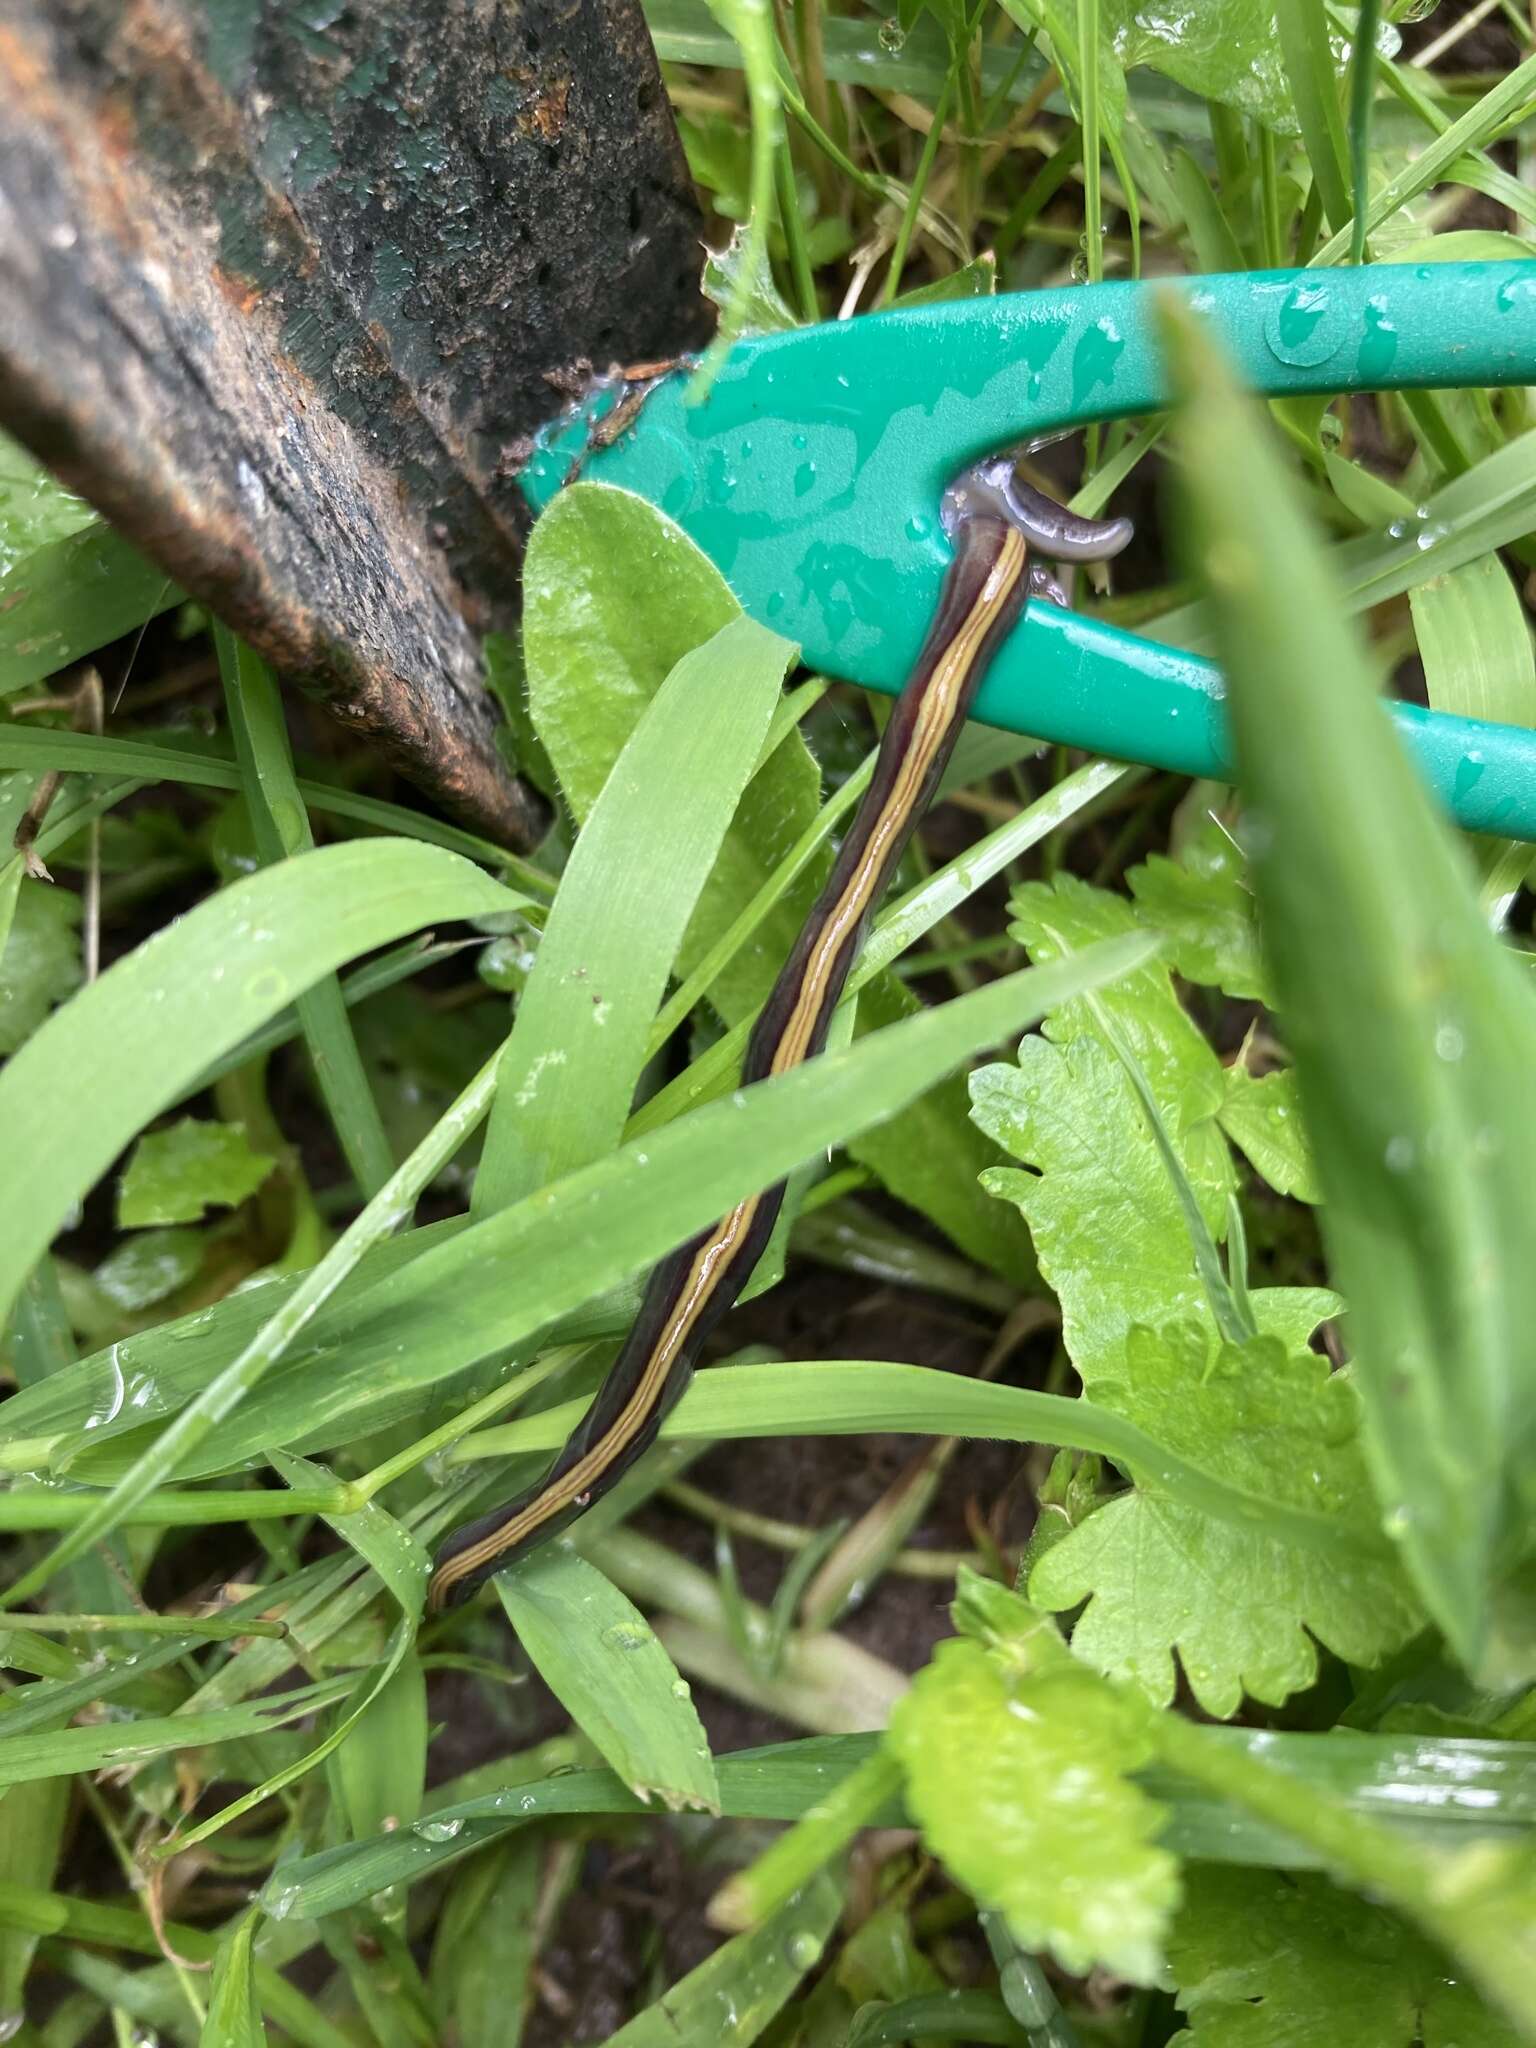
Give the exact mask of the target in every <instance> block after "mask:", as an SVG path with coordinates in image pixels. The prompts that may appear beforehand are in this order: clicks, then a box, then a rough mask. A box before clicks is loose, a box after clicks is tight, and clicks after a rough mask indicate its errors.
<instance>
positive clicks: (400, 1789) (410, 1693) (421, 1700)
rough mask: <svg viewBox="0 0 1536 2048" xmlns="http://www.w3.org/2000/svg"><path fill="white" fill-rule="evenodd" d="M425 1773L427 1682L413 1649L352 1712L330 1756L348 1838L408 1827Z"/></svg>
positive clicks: (418, 1807) (358, 1838) (416, 1809)
mask: <svg viewBox="0 0 1536 2048" xmlns="http://www.w3.org/2000/svg"><path fill="white" fill-rule="evenodd" d="M426 1774H427V1686H426V1679H425V1676H424V1675H423V1672H422V1668H421V1659H420V1657H419V1656H418V1655H417V1653H416V1651H415V1650H414V1649H409V1650H407V1651H406V1652H405V1654H404V1656H403V1657H402V1658H401V1660H400V1662H399V1664H398V1665H397V1667H396V1668H395V1670H394V1672H393V1673H392V1674H391V1676H390V1678H389V1680H388V1682H387V1683H386V1684H385V1685H384V1686H382V1687H381V1688H380V1690H379V1691H378V1692H377V1693H376V1694H375V1695H374V1697H373V1698H372V1699H371V1700H370V1701H369V1702H368V1704H367V1705H366V1706H365V1707H364V1708H363V1710H362V1712H361V1713H360V1714H359V1715H358V1717H357V1720H356V1722H355V1723H354V1725H353V1727H352V1729H351V1731H350V1732H349V1734H348V1736H347V1739H346V1741H345V1742H343V1743H342V1745H341V1747H340V1748H339V1749H338V1750H337V1751H336V1753H335V1755H334V1757H333V1758H332V1759H331V1780H332V1783H333V1784H334V1786H335V1787H336V1790H337V1792H338V1793H339V1795H340V1797H339V1800H338V1804H339V1806H340V1809H341V1814H342V1817H343V1818H344V1820H345V1822H346V1826H347V1831H348V1832H349V1833H350V1835H351V1837H352V1839H353V1841H354V1842H358V1841H363V1840H365V1839H366V1838H367V1837H368V1836H369V1835H376V1834H379V1833H381V1832H382V1831H383V1830H385V1829H387V1828H397V1827H409V1826H410V1825H411V1823H412V1822H413V1821H414V1820H415V1819H416V1817H417V1815H418V1814H419V1813H420V1812H421V1801H422V1794H423V1789H424V1787H425V1785H426Z"/></svg>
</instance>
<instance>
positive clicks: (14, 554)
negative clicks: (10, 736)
mask: <svg viewBox="0 0 1536 2048" xmlns="http://www.w3.org/2000/svg"><path fill="white" fill-rule="evenodd" d="M180 602H181V592H180V591H179V590H177V589H176V587H175V585H174V584H173V583H172V582H171V580H170V578H169V577H168V576H167V575H166V574H165V573H164V571H163V570H161V569H157V568H156V567H155V565H154V563H153V562H147V561H146V560H145V559H144V557H143V556H142V555H141V554H140V553H139V552H138V551H137V549H135V548H132V547H130V546H129V545H128V543H127V541H125V540H123V539H122V538H121V537H120V536H119V535H118V534H116V533H114V532H113V531H112V529H111V527H110V526H108V525H107V523H106V521H105V520H104V519H98V518H97V516H96V514H95V512H94V511H93V510H92V509H91V507H90V506H89V505H87V504H86V503H85V501H84V499H83V498H76V497H73V496H71V494H70V493H69V492H68V491H66V490H65V489H64V488H63V486H62V485H60V484H57V483H55V482H54V480H53V478H52V477H51V476H49V475H48V473H47V472H46V470H44V469H43V468H41V467H40V465H39V464H37V463H36V462H34V461H33V459H32V457H31V456H30V455H29V454H28V453H27V452H26V450H25V449H24V448H20V447H18V446H17V444H16V443H15V442H14V441H12V440H9V439H8V438H6V436H4V435H0V697H8V696H11V695H13V694H14V693H15V692H16V691H18V690H24V689H26V688H28V687H29V686H30V685H31V684H33V683H40V682H42V681H44V680H45V679H46V678H47V677H48V676H51V675H55V674H57V672H58V671H59V670H60V669H62V668H68V666H69V664H70V663H71V662H73V661H78V660H79V659H80V657H81V656H82V655H85V654H91V653H94V652H95V650H96V649H97V648H98V647H105V646H106V645H107V644H108V642H109V641H112V640H117V639H120V638H121V637H122V635H123V634H125V633H130V632H132V630H133V628H134V627H135V626H139V625H142V624H143V623H144V621H145V620H146V619H152V618H153V617H154V616H155V614H156V613H157V612H163V611H164V610H165V609H166V608H167V606H169V605H173V604H180Z"/></svg>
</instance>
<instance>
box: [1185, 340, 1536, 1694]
mask: <svg viewBox="0 0 1536 2048" xmlns="http://www.w3.org/2000/svg"><path fill="white" fill-rule="evenodd" d="M1169 331H1170V343H1171V348H1172V352H1173V356H1174V361H1175V364H1176V368H1177V371H1178V375H1179V378H1180V381H1181V384H1182V386H1183V389H1184V391H1185V392H1186V394H1187V412H1186V417H1185V421H1184V425H1183V445H1184V451H1185V458H1186V465H1187V475H1188V487H1189V488H1188V505H1189V511H1188V531H1189V543H1188V544H1189V549H1190V554H1191V558H1192V560H1193V561H1194V562H1195V563H1196V564H1198V565H1200V566H1201V567H1203V569H1204V571H1205V573H1206V575H1207V577H1208V580H1209V582H1210V584H1211V591H1212V600H1211V601H1212V606H1213V610H1214V613H1215V617H1216V621H1217V631H1218V641H1219V644H1220V649H1221V654H1222V657H1223V660H1224V664H1225V667H1226V671H1227V674H1228V676H1229V678H1230V688H1231V704H1232V718H1233V729H1234V733H1235V736H1236V744H1237V751H1238V762H1239V766H1240V769H1241V772H1242V776H1243V781H1244V787H1245V788H1246V789H1247V791H1248V794H1249V797H1250V800H1251V803H1252V807H1253V830H1252V855H1253V873H1254V880H1255V888H1256V893H1257V895H1258V899H1259V903H1260V906H1261V910H1262V913H1263V920H1264V929H1265V935H1266V943H1267V948H1268V952H1269V956H1270V963H1271V967H1272V970H1273V976H1274V985H1275V989H1276V994H1277V998H1278V1004H1279V1008H1280V1011H1281V1013H1282V1015H1283V1016H1284V1017H1285V1019H1286V1021H1287V1024H1288V1027H1289V1031H1290V1036H1291V1041H1292V1044H1293V1048H1294V1051H1295V1055H1296V1070H1297V1074H1298V1078H1299V1082H1300V1086H1301V1094H1302V1101H1303V1106H1304V1110H1305V1113H1306V1117H1307V1124H1308V1129H1309V1132H1310V1135H1311V1138H1312V1143H1313V1147H1314V1150H1315V1153H1316V1158H1317V1165H1318V1177H1319V1182H1320V1185H1321V1188H1322V1191H1323V1196H1324V1201H1325V1205H1326V1206H1325V1210H1324V1227H1325V1232H1326V1235H1327V1239H1328V1243H1329V1247H1330V1251H1331V1254H1332V1259H1333V1264H1334V1267H1335V1269H1336V1271H1337V1274H1338V1278H1339V1280H1340V1282H1341V1284H1342V1288H1343V1291H1344V1294H1345V1296H1346V1298H1347V1299H1348V1301H1349V1303H1350V1308H1351V1321H1350V1329H1351V1337H1352V1343H1353V1345H1354V1348H1355V1350H1356V1354H1357V1355H1356V1359H1355V1378H1356V1383H1357V1385H1358V1386H1359V1388H1360V1392H1361V1396H1362V1400H1363V1403H1364V1408H1365V1417H1366V1444H1367V1449H1368V1452H1369V1454H1370V1457H1371V1462H1372V1467H1373V1472H1374V1476H1375V1479H1376V1483H1377V1487H1378V1490H1379V1493H1380V1495H1381V1498H1382V1502H1383V1506H1384V1509H1385V1511H1386V1526H1387V1528H1388V1530H1389V1532H1390V1533H1391V1534H1392V1535H1393V1536H1394V1537H1395V1538H1396V1540H1397V1541H1398V1542H1399V1543H1400V1544H1401V1546H1402V1549H1403V1554H1404V1558H1405V1561H1406V1562H1407V1564H1408V1566H1409V1568H1410V1570H1411V1572H1412V1574H1413V1576H1414V1578H1415V1580H1416V1581H1417V1583H1418V1586H1419V1588H1420V1591H1421V1592H1422V1593H1423V1595H1424V1598H1425V1600H1426V1602H1427V1603H1428V1605H1429V1607H1430V1610H1431V1612H1432V1613H1433V1614H1434V1616H1435V1618H1436V1620H1437V1621H1438V1622H1439V1623H1440V1625H1441V1627H1442V1628H1443V1629H1444V1630H1445V1632H1446V1635H1447V1637H1448V1639H1449V1641H1450V1642H1451V1643H1452V1644H1453V1645H1454V1647H1455V1649H1456V1651H1457V1653H1458V1654H1459V1655H1460V1656H1461V1657H1462V1658H1463V1659H1464V1660H1465V1661H1466V1662H1468V1663H1469V1664H1474V1665H1475V1664H1476V1663H1477V1661H1478V1660H1479V1658H1480V1657H1481V1654H1482V1652H1483V1649H1484V1646H1485V1643H1486V1640H1487V1634H1488V1628H1489V1616H1490V1596H1491V1583H1492V1580H1493V1578H1494V1577H1495V1575H1496V1574H1497V1573H1498V1572H1499V1571H1500V1570H1501V1568H1503V1567H1504V1566H1507V1565H1508V1564H1510V1563H1512V1562H1513V1558H1514V1555H1515V1553H1516V1552H1517V1550H1518V1549H1519V1547H1520V1545H1521V1543H1522V1542H1523V1540H1524V1530H1525V1528H1526V1526H1527V1525H1528V1518H1529V1514H1530V1509H1531V1505H1532V1503H1533V1499H1536V1488H1533V1485H1532V1480H1531V1474H1532V1471H1533V1469H1536V1457H1533V1454H1536V1356H1533V1353H1532V1351H1531V1346H1530V1331H1531V1330H1532V1329H1533V1328H1536V1261H1533V1260H1532V1258H1531V1256H1530V1245H1531V1239H1532V1234H1533V1230H1536V1213H1533V1184H1532V1181H1531V1176H1530V1162H1531V1160H1532V1159H1533V1158H1536V1092H1533V1089H1532V1086H1531V1075H1532V1071H1533V1066H1536V1010H1533V1008H1532V996H1531V992H1530V990H1529V988H1528V986H1527V985H1526V983H1525V981H1524V979H1523V978H1522V977H1521V976H1520V975H1519V974H1518V972H1517V970H1516V968H1515V966H1514V963H1513V961H1512V960H1511V959H1510V958H1509V957H1508V956H1507V955H1506V954H1504V953H1503V951H1502V950H1501V948H1500V947H1499V946H1498V944H1497V943H1496V942H1495V940H1494V939H1493V938H1492V937H1491V936H1490V935H1489V933H1488V932H1487V930H1486V928H1485V926H1484V923H1483V920H1482V918H1481V916H1480V915H1479V912H1478V908H1477V904H1476V900H1475V897H1474V895H1473V892H1472V889H1471V886H1470V882H1469V878H1468V874H1467V870H1466V867H1465V864H1464V862H1463V860H1462V858H1461V856H1460V854H1459V852H1458V850H1457V849H1456V848H1455V846H1454V844H1453V842H1452V841H1451V839H1450V837H1449V836H1448V835H1447V833H1446V832H1445V830H1444V828H1443V827H1442V826H1440V824H1439V823H1438V822H1437V820H1436V819H1435V817H1434V814H1433V809H1432V805H1431V802H1430V799H1429V797H1428V795H1427V793H1426V792H1425V790H1424V788H1423V785H1422V784H1421V782H1420V781H1419V779H1418V777H1417V775H1416V774H1415V773H1414V771H1413V768H1412V767H1411V765H1410V763H1409V761H1408V759H1407V757H1406V755H1405V754H1404V753H1403V751H1402V749H1401V747H1400V745H1399V744H1398V743H1397V742H1396V741H1395V739H1394V738H1393V736H1392V733H1391V730H1390V727H1389V726H1388V724H1387V721H1386V719H1385V717H1384V715H1383V713H1382V711H1381V709H1380V708H1379V706H1378V705H1377V704H1376V703H1375V702H1374V701H1373V693H1372V690H1371V684H1370V675H1369V670H1368V668H1367V667H1366V664H1365V661H1364V657H1363V654H1362V651H1361V649H1360V645H1359V641H1358V639H1357V637H1356V635H1355V634H1354V633H1353V632H1352V631H1351V630H1350V629H1349V628H1348V627H1347V625H1346V624H1345V623H1344V620H1343V616H1342V613H1343V608H1342V606H1341V604H1340V601H1339V596H1338V591H1337V587H1336V585H1335V584H1334V583H1333V581H1332V580H1331V579H1330V577H1329V575H1328V573H1327V569H1326V567H1325V565H1324V562H1323V560H1322V559H1321V556H1320V552H1319V550H1318V547H1317V544H1316V542H1315V541H1314V540H1313V539H1312V537H1311V535H1310V534H1309V533H1308V532H1307V530H1306V527H1305V524H1304V521H1303V519H1302V517H1301V515H1300V513H1299V511H1298V510H1297V508H1296V506H1295V504H1294V501H1293V496H1292V487H1291V485H1290V484H1289V482H1288V481H1287V479H1286V477H1285V475H1284V472H1283V470H1282V468H1281V466H1280V464H1279V462H1278V460H1277V458H1276V455H1275V453H1274V451H1273V450H1272V448H1271V446H1270V445H1269V443H1268V441H1267V440H1266V439H1265V438H1264V437H1263V436H1262V435H1261V433H1260V431H1259V429H1258V428H1257V426H1256V425H1255V421H1254V415H1253V414H1252V412H1251V411H1250V409H1249V408H1248V407H1247V406H1246V405H1245V404H1244V402H1243V401H1242V399H1241V398H1240V396H1239V395H1238V393H1237V392H1236V390H1235V387H1234V386H1233V383H1232V381H1231V378H1230V376H1229V375H1228V373H1227V372H1226V370H1225V367H1224V366H1223V364H1222V363H1221V362H1220V361H1219V360H1218V359H1217V358H1216V356H1215V354H1214V351H1213V350H1212V349H1211V348H1210V347H1209V345H1208V344H1207V343H1206V342H1205V341H1204V340H1203V338H1202V337H1201V336H1200V334H1199V333H1198V330H1196V329H1194V328H1193V327H1191V326H1190V325H1188V324H1187V323H1184V322H1178V323H1175V322H1174V318H1173V315H1172V314H1171V313H1170V315H1169Z"/></svg>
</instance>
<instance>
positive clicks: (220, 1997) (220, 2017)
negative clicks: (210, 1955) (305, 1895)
mask: <svg viewBox="0 0 1536 2048" xmlns="http://www.w3.org/2000/svg"><path fill="white" fill-rule="evenodd" d="M255 1931H256V1915H255V1914H254V1913H246V1914H244V1915H242V1917H241V1918H240V1919H239V1920H237V1921H235V1922H234V1924H233V1925H232V1926H230V1927H226V1928H225V1930H224V1932H223V1933H222V1934H221V1935H220V1937H219V1948H218V1954H217V1956H216V1957H215V1959H214V1965H213V1982H212V1983H211V1985H210V1986H209V1988H208V2013H207V2017H206V2018H205V2019H204V2021H203V2028H202V2033H201V2035H200V2036H199V2043H198V2048H264V2044H265V2042H266V2038H267V2031H266V2028H265V2027H263V2025H262V2024H261V2015H260V2013H259V2012H258V2011H257V2009H256V1992H255V1987H254V1986H253V1984H252V1982H251V1937H252V1935H253V1934H254V1933H255Z"/></svg>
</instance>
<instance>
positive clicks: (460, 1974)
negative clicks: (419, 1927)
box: [427, 1835, 544, 2048]
mask: <svg viewBox="0 0 1536 2048" xmlns="http://www.w3.org/2000/svg"><path fill="white" fill-rule="evenodd" d="M543 1867H544V1845H543V1843H542V1842H541V1841H540V1840H539V1838H538V1836H537V1835H528V1836H524V1837H523V1838H522V1839H521V1840H520V1841H519V1840H513V1841H511V1842H506V1843H503V1844H502V1846H501V1847H500V1848H498V1849H495V1850H493V1851H492V1852H491V1854H490V1855H488V1856H478V1857H476V1858H475V1860H474V1862H473V1863H472V1864H471V1865H470V1866H469V1868H468V1869H467V1870H464V1871H461V1872H460V1873H459V1876H458V1878H457V1879H456V1881H455V1882H454V1883H453V1884H452V1885H451V1886H450V1887H449V1889H448V1892H447V1895H446V1897H445V1898H444V1900H443V1909H442V1912H441V1913H440V1914H439V1915H438V1919H437V1926H436V1930H435V1933H434V1935H433V1941H432V1962H431V1966H430V1968H429V1970H428V1973H427V1988H428V1990H429V1991H430V1992H431V1994H432V2001H433V2008H434V2012H435V2016H436V2018H437V2022H438V2025H439V2026H440V2027H441V2028H442V2030H443V2034H444V2036H445V2038H447V2039H449V2040H452V2041H454V2042H456V2043H458V2044H459V2048H518V2043H519V2042H520V2041H521V2039H522V2033H523V2018H524V2014H525V2012H526V2010H527V2006H528V2003H529V1977H530V1974H531V1972H532V1969H533V1964H534V1959H535V1957H536V1955H537V1954H538V1950H539V1920H538V1904H539V1889H540V1881H541V1878H542V1876H543Z"/></svg>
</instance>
